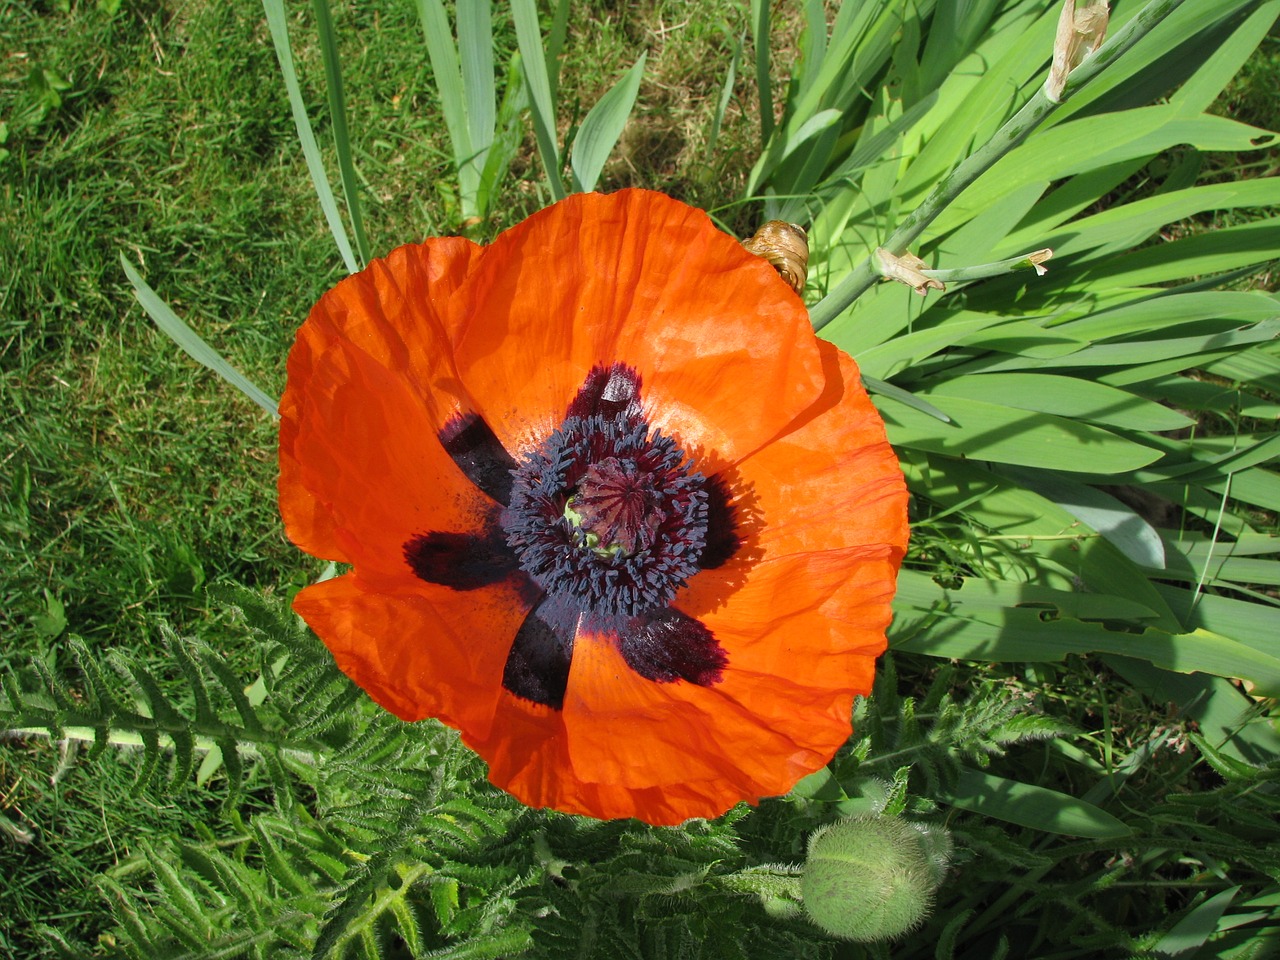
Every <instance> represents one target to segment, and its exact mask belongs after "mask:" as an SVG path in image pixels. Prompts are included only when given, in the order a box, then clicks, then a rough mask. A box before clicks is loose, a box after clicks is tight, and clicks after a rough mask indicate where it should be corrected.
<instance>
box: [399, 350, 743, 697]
mask: <svg viewBox="0 0 1280 960" xmlns="http://www.w3.org/2000/svg"><path fill="white" fill-rule="evenodd" d="M439 439H440V443H441V444H442V446H443V447H444V449H445V451H446V452H447V453H448V454H449V456H450V457H451V458H452V459H453V462H454V463H455V464H457V466H458V468H459V469H460V470H461V471H462V472H463V473H464V474H465V475H466V477H467V478H468V479H469V480H470V481H471V482H472V483H474V484H475V485H476V487H478V488H479V489H480V490H482V491H483V492H484V493H485V494H486V495H487V496H488V497H489V498H490V499H491V500H492V501H493V503H492V506H491V508H490V509H489V511H488V512H487V514H486V516H485V517H484V519H483V520H482V522H481V523H480V526H479V529H477V530H475V531H473V532H467V533H454V532H448V531H429V532H426V533H421V534H417V535H415V536H413V537H411V538H410V539H409V540H408V541H406V543H405V545H404V555H405V561H406V562H407V563H408V565H409V567H410V569H412V570H413V572H414V573H415V574H416V575H417V576H418V577H420V578H421V579H422V580H424V581H426V582H428V583H437V584H440V585H442V586H446V587H449V588H450V589H452V590H457V591H460V592H465V591H469V590H477V589H480V588H482V587H485V586H488V585H490V584H495V583H499V582H503V581H507V582H511V583H513V584H514V585H515V586H516V588H517V590H518V592H519V595H520V596H521V597H522V598H523V599H524V601H525V602H526V603H528V605H529V610H528V613H527V615H526V617H525V619H524V621H523V623H522V624H521V626H520V628H519V630H518V631H517V632H516V635H515V637H514V638H513V639H512V641H511V650H510V653H509V654H508V656H507V662H506V665H505V668H504V670H503V676H502V684H503V686H504V687H506V688H507V689H508V690H509V691H511V692H512V693H513V694H515V695H516V696H518V697H522V698H524V699H526V700H531V701H533V702H535V703H540V704H543V705H545V706H549V707H552V708H553V709H560V708H561V707H562V706H563V703H564V697H565V691H566V689H567V685H568V680H569V669H570V665H571V662H572V659H573V646H574V639H575V637H576V636H577V633H578V631H579V629H581V628H582V627H583V626H587V627H589V628H590V629H591V630H592V631H593V632H594V633H596V634H598V635H605V636H612V637H614V638H615V640H616V642H617V644H618V649H619V651H620V652H621V654H622V656H623V659H624V660H626V662H627V664H628V665H629V666H630V667H631V669H633V670H634V671H635V672H636V673H638V674H639V675H640V676H642V677H645V678H646V679H648V680H652V681H654V682H655V683H674V682H677V681H684V682H688V683H694V684H698V685H701V686H709V685H711V684H714V683H718V682H720V678H721V671H722V670H723V669H724V668H725V666H726V664H727V663H728V658H727V657H726V655H725V652H724V650H723V649H721V647H720V644H719V641H717V639H716V638H715V636H714V635H713V634H712V633H711V631H710V630H708V629H707V627H706V626H705V625H703V624H702V623H701V622H700V621H699V620H697V619H696V618H694V617H690V616H688V615H687V614H685V613H682V612H681V611H679V610H677V609H675V608H674V607H672V606H670V604H671V601H672V600H673V599H674V598H675V595H676V592H677V591H678V590H679V589H680V588H681V587H683V586H684V585H685V584H687V583H688V582H689V580H690V578H692V577H693V576H694V575H695V574H697V573H698V572H699V571H700V570H710V569H714V568H716V567H719V566H721V565H723V564H724V563H726V562H727V561H728V560H729V558H730V557H732V556H733V555H734V553H735V552H736V551H737V550H738V547H739V546H740V545H741V541H740V539H739V536H738V532H737V522H736V519H735V508H734V506H733V504H732V497H731V494H730V492H729V489H728V486H727V485H726V482H725V480H724V479H723V478H722V477H721V476H719V475H713V476H711V477H704V476H703V474H701V473H699V472H697V471H695V470H694V469H693V464H692V463H691V461H690V459H689V458H688V457H687V456H686V455H685V453H684V451H682V450H681V449H680V447H679V445H677V444H676V442H675V441H674V440H673V439H672V438H670V437H666V436H663V435H662V433H661V432H660V431H658V430H650V428H649V423H648V421H647V420H646V419H645V416H644V413H643V411H642V409H641V404H640V378H639V376H638V375H637V373H636V371H635V370H633V369H632V368H630V367H627V366H625V365H623V364H620V363H615V364H612V365H611V366H607V367H605V366H599V367H596V368H594V369H593V370H592V371H591V372H590V373H589V374H588V375H587V379H586V381H585V382H584V383H583V385H582V388H581V389H580V390H579V391H578V393H577V394H576V395H575V396H574V398H573V401H572V402H571V403H570V404H569V408H568V410H567V412H566V414H565V418H564V421H563V422H562V423H561V424H560V426H559V428H558V429H556V430H555V431H553V432H552V434H551V435H550V436H549V437H547V438H546V440H545V441H544V442H543V443H542V444H541V445H540V446H539V447H538V449H537V450H535V451H533V452H532V453H529V454H527V455H526V456H525V458H524V460H523V461H522V462H517V461H516V460H514V459H513V458H512V457H511V455H510V454H509V453H508V452H507V451H506V450H505V449H503V447H502V445H501V444H500V443H499V442H498V439H497V437H496V436H495V435H494V433H493V431H492V430H491V429H490V428H489V426H488V424H486V423H485V422H484V421H483V420H482V419H481V418H480V417H478V416H477V415H475V414H467V415H461V414H459V415H458V416H456V417H455V418H453V419H452V420H450V422H449V423H448V424H446V425H445V427H444V429H442V430H441V431H440V437H439Z"/></svg>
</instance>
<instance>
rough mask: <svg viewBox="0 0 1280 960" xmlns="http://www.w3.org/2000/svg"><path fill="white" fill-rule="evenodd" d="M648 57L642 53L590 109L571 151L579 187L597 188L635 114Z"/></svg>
mask: <svg viewBox="0 0 1280 960" xmlns="http://www.w3.org/2000/svg"><path fill="white" fill-rule="evenodd" d="M646 56H647V54H644V53H642V54H640V59H639V60H637V61H636V62H635V64H634V65H633V66H632V67H631V69H630V70H628V71H627V72H626V73H624V74H623V75H622V78H621V79H620V80H619V81H618V82H617V83H615V84H614V85H613V86H612V87H610V88H609V90H608V92H607V93H605V95H604V96H603V97H601V98H600V100H599V102H597V103H596V105H595V106H594V107H592V108H591V110H590V111H588V113H587V116H586V117H585V119H583V121H582V126H581V127H579V128H578V136H577V138H576V139H575V140H574V141H573V148H572V149H571V150H570V151H569V162H570V165H571V167H572V170H573V188H574V189H575V190H580V191H582V192H584V193H589V192H590V191H592V190H594V189H595V188H596V181H597V180H599V179H600V172H601V171H602V170H603V169H604V165H605V161H607V160H608V159H609V154H611V153H613V148H614V147H615V146H617V143H618V138H619V137H620V136H622V130H623V128H624V127H626V125H627V118H628V117H630V116H631V109H632V107H634V106H635V103H636V94H638V93H639V92H640V77H641V75H642V74H643V73H644V63H645V58H646Z"/></svg>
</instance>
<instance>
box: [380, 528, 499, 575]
mask: <svg viewBox="0 0 1280 960" xmlns="http://www.w3.org/2000/svg"><path fill="white" fill-rule="evenodd" d="M404 558H405V560H406V561H407V562H408V564H409V568H410V569H411V570H413V572H414V574H415V575H416V576H417V577H418V579H420V580H425V581H426V582H427V583H438V584H440V585H441V586H444V587H449V588H450V589H452V590H479V589H480V588H481V587H487V586H489V585H491V584H494V583H500V582H501V581H503V580H505V579H507V578H508V577H510V576H511V575H512V574H513V573H515V572H516V570H517V569H518V566H519V565H518V564H517V562H516V558H515V556H514V555H513V554H512V552H511V548H510V547H508V546H507V542H506V539H505V538H504V537H503V536H502V528H501V527H499V526H498V525H497V524H496V523H488V524H486V525H485V527H484V529H483V530H482V531H481V532H480V533H440V532H438V531H432V532H431V533H420V534H418V535H417V536H414V537H411V538H410V539H409V540H408V541H406V542H405V545H404Z"/></svg>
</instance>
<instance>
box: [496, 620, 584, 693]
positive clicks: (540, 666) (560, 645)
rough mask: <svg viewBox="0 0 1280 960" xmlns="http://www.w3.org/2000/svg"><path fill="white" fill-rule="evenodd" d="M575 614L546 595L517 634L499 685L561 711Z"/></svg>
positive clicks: (575, 625)
mask: <svg viewBox="0 0 1280 960" xmlns="http://www.w3.org/2000/svg"><path fill="white" fill-rule="evenodd" d="M577 628H578V614H577V612H576V611H574V610H572V609H570V608H569V607H568V606H567V605H564V604H561V603H558V602H557V601H556V600H555V599H553V598H550V597H545V598H543V600H542V601H541V602H540V603H539V604H538V605H537V606H535V607H534V608H533V609H532V610H530V611H529V615H528V616H527V617H525V618H524V623H522V624H521V625H520V630H519V631H518V632H517V633H516V638H515V641H514V642H513V643H512V644H511V652H510V653H509V654H508V655H507V663H506V666H505V667H504V668H503V671H502V685H503V686H504V687H505V688H506V689H507V690H509V691H510V692H511V693H513V694H515V695H516V696H517V697H520V698H522V699H524V700H532V701H533V702H534V703H540V704H542V705H543V706H546V707H551V708H552V709H553V710H560V709H561V708H563V707H564V692H565V688H566V687H568V685H569V663H570V661H571V660H572V659H573V638H574V635H575V634H576V633H577Z"/></svg>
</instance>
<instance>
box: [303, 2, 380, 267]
mask: <svg viewBox="0 0 1280 960" xmlns="http://www.w3.org/2000/svg"><path fill="white" fill-rule="evenodd" d="M311 6H312V9H314V10H315V13H316V33H317V34H318V35H319V38H320V54H321V57H322V58H323V60H324V75H325V88H326V90H327V91H328V94H329V120H330V122H331V123H332V124H333V146H334V152H335V153H336V154H337V157H338V179H339V181H340V182H341V184H342V196H343V199H345V200H346V203H347V216H348V217H349V218H350V219H351V232H352V233H353V234H355V241H356V253H357V254H359V257H360V263H361V264H362V265H363V264H365V263H368V262H369V255H370V253H369V238H368V237H367V236H366V235H365V230H364V214H363V213H362V212H361V208H360V182H359V179H358V177H357V176H356V168H355V162H354V160H353V159H352V155H351V133H350V131H349V130H348V129H347V103H346V96H345V94H344V92H343V86H342V68H341V66H340V65H339V62H338V37H337V34H336V32H335V30H334V28H333V16H332V15H331V14H330V12H329V0H312V3H311Z"/></svg>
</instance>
